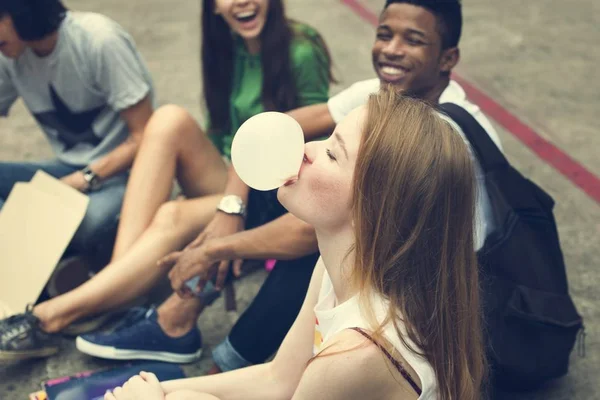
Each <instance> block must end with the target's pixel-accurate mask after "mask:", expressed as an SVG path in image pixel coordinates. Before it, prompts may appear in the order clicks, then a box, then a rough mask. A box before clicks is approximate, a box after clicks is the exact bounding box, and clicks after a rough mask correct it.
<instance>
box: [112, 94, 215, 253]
mask: <svg viewBox="0 0 600 400" xmlns="http://www.w3.org/2000/svg"><path fill="white" fill-rule="evenodd" d="M175 177H176V178H177V179H178V181H179V184H180V185H181V186H182V188H183V190H184V191H185V194H186V195H187V196H188V197H198V196H204V195H208V194H216V193H220V192H222V191H223V190H224V189H225V184H226V182H227V168H226V166H225V163H224V162H223V160H222V159H221V155H220V154H219V152H218V151H217V149H216V148H215V147H214V146H213V145H212V143H211V141H210V139H209V138H208V137H207V136H206V134H205V133H204V132H202V130H201V129H200V127H199V126H198V124H197V123H196V121H195V120H194V119H193V118H192V117H191V116H190V114H189V113H188V112H187V111H186V110H185V109H183V108H181V107H179V106H174V105H167V106H163V107H161V108H159V109H158V110H156V111H155V112H154V114H153V115H152V118H150V121H148V125H147V126H146V129H145V131H144V136H143V139H142V143H141V144H140V148H139V150H138V153H137V155H136V158H135V162H134V164H133V168H132V170H131V176H130V178H129V183H128V184H127V190H126V192H125V198H124V202H123V208H122V210H121V222H120V223H119V229H118V232H117V239H116V243H115V247H114V251H113V258H112V261H113V262H114V261H115V260H117V259H119V258H120V257H122V256H123V255H124V254H125V252H126V251H127V250H129V248H130V247H131V246H132V245H133V244H134V243H135V242H136V240H138V238H139V237H140V236H141V235H142V233H143V232H144V231H145V230H146V228H148V226H149V225H150V223H151V222H152V219H153V218H154V215H155V214H156V212H157V210H158V208H159V207H160V206H161V204H163V203H164V202H166V201H167V200H168V198H169V195H170V193H171V189H172V187H173V180H174V178H175Z"/></svg>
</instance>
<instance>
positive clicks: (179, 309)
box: [156, 293, 204, 337]
mask: <svg viewBox="0 0 600 400" xmlns="http://www.w3.org/2000/svg"><path fill="white" fill-rule="evenodd" d="M202 310H204V304H203V303H202V301H201V300H200V299H198V298H192V299H182V298H181V297H179V296H178V295H177V294H175V293H173V294H172V295H171V296H170V297H169V298H168V299H167V300H165V302H164V303H162V304H161V305H160V307H158V309H157V310H156V312H157V314H158V324H159V325H160V327H161V328H162V330H163V332H164V333H166V334H167V335H169V336H171V337H181V336H183V335H185V334H186V333H188V332H189V331H191V330H192V328H193V327H194V326H196V321H198V317H199V316H200V314H201V313H202Z"/></svg>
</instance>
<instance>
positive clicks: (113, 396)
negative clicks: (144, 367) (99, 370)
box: [104, 372, 165, 400]
mask: <svg viewBox="0 0 600 400" xmlns="http://www.w3.org/2000/svg"><path fill="white" fill-rule="evenodd" d="M164 399H165V392H164V391H163V389H162V386H161V385H160V382H159V381H158V378H156V375H154V374H152V373H149V372H140V374H139V375H136V376H134V377H132V378H131V379H129V380H128V381H127V382H125V384H124V385H123V387H118V388H115V390H113V391H112V393H111V392H107V393H106V394H105V395H104V400H164Z"/></svg>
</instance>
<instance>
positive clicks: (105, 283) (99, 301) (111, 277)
mask: <svg viewBox="0 0 600 400" xmlns="http://www.w3.org/2000/svg"><path fill="white" fill-rule="evenodd" d="M220 199H221V195H213V196H206V197H201V198H198V199H192V200H181V201H173V202H169V203H166V204H164V205H163V206H161V207H160V209H159V211H158V212H157V214H156V216H155V218H154V220H153V221H152V223H151V225H150V226H149V227H148V229H147V230H146V231H145V232H144V233H143V235H142V237H140V239H139V240H138V241H137V242H136V243H135V244H134V245H133V246H132V247H131V249H130V250H129V251H128V252H127V253H126V254H125V255H123V257H121V258H120V259H119V260H117V261H115V262H114V263H111V264H109V266H108V267H107V268H104V269H103V270H102V271H101V272H100V273H98V274H97V275H96V276H94V277H93V278H92V279H90V280H89V281H87V282H86V283H84V284H83V285H81V286H79V287H78V288H76V289H74V290H72V291H70V292H68V293H65V294H64V295H61V296H58V297H55V298H53V299H51V300H49V301H46V302H44V303H41V304H39V305H37V306H36V307H35V309H34V314H35V315H36V316H37V317H38V318H40V320H41V323H42V327H43V328H44V330H46V331H48V332H57V331H60V330H61V329H63V328H65V327H66V326H67V325H69V324H70V323H71V322H73V321H75V320H76V319H78V318H81V317H84V316H88V315H94V314H97V313H100V312H103V311H107V310H111V309H114V308H116V307H119V306H121V305H123V304H127V303H128V302H130V301H132V300H133V299H135V298H136V297H138V296H140V295H142V294H144V293H146V292H147V291H148V290H149V289H151V288H152V287H153V286H154V285H155V284H156V282H157V281H158V279H159V278H160V277H161V276H163V274H164V272H163V271H162V270H160V269H159V268H158V267H157V266H156V262H157V261H158V260H159V259H160V258H162V257H164V256H165V255H167V254H169V253H170V252H172V251H176V250H178V249H181V248H182V247H184V246H185V245H187V244H188V243H189V242H190V241H191V240H192V239H193V238H194V237H195V236H196V235H198V233H199V232H200V231H201V230H202V229H203V228H204V226H206V224H207V223H208V222H210V220H211V219H212V217H213V216H214V213H215V209H216V206H217V204H218V202H219V201H220Z"/></svg>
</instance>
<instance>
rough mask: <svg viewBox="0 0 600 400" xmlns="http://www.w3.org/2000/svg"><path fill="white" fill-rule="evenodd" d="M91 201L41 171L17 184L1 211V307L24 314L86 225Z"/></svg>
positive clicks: (8, 312)
mask: <svg viewBox="0 0 600 400" xmlns="http://www.w3.org/2000/svg"><path fill="white" fill-rule="evenodd" d="M88 203H89V199H88V197H87V196H86V195H84V194H82V193H80V192H79V191H77V190H75V189H73V188H71V187H70V186H68V185H66V184H64V183H62V182H61V181H59V180H57V179H55V178H53V177H52V176H50V175H48V174H46V173H44V172H42V171H38V172H37V173H36V175H35V176H34V177H33V179H32V180H31V182H27V183H17V184H15V186H14V187H13V190H12V191H11V193H10V195H9V196H8V199H6V202H5V203H4V206H3V207H2V210H1V211H0V302H1V303H3V304H4V306H3V309H4V310H3V311H4V313H6V314H14V313H18V312H23V311H24V310H25V307H26V306H27V304H29V303H33V302H34V301H35V300H36V299H37V298H38V297H39V295H40V294H41V293H42V290H43V289H44V286H45V285H46V282H47V281H48V278H49V277H50V275H51V274H52V271H53V270H54V268H55V267H56V264H57V263H58V261H59V260H60V257H61V256H62V254H63V253H64V251H65V249H66V248H67V246H68V244H69V242H70V241H71V239H72V238H73V235H74V234H75V232H76V231H77V228H78V227H79V225H80V224H81V221H82V220H83V217H84V215H85V212H86V210H87V206H88Z"/></svg>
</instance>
